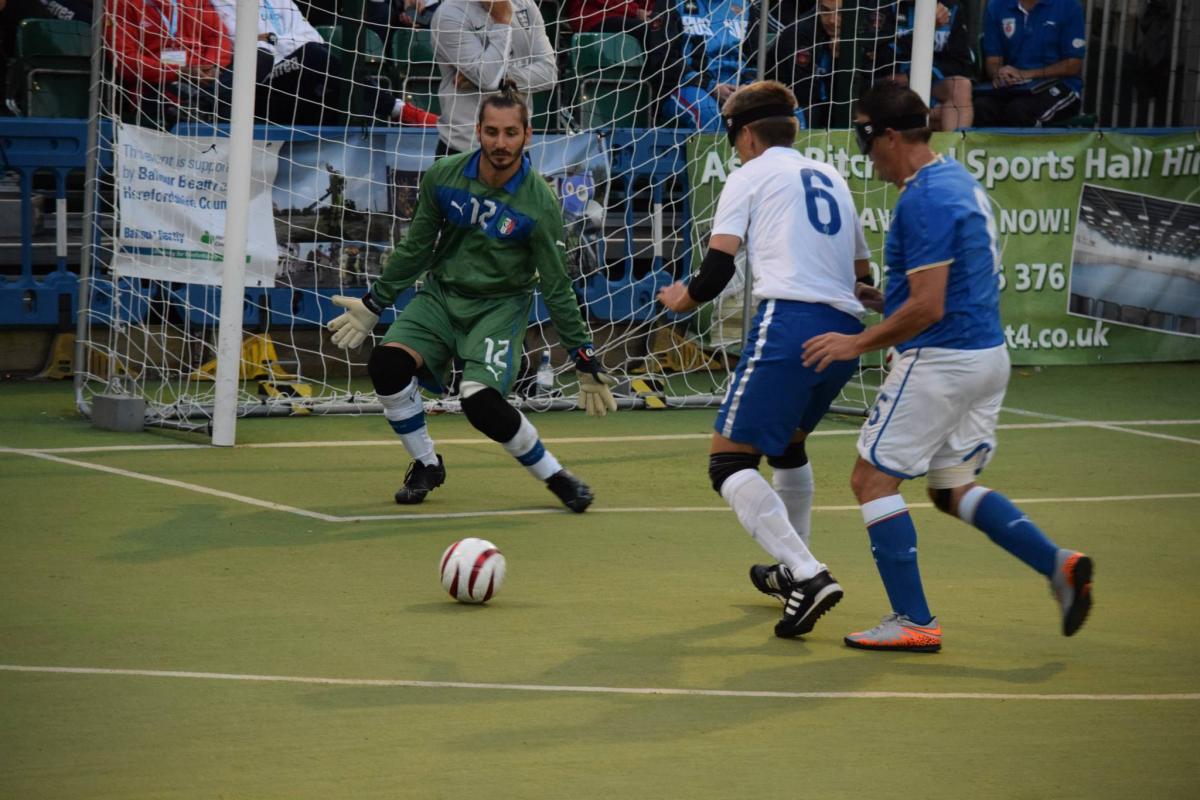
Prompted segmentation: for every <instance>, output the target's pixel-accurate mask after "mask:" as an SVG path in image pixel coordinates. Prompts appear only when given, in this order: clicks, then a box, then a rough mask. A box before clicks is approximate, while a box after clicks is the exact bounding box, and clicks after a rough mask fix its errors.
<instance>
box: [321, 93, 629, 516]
mask: <svg viewBox="0 0 1200 800" xmlns="http://www.w3.org/2000/svg"><path fill="white" fill-rule="evenodd" d="M476 135H477V136H478V137H479V142H480V149H479V150H476V151H475V152H473V153H463V154H461V155H456V156H447V157H445V158H442V159H440V160H438V161H437V162H435V163H434V165H433V166H432V167H431V168H430V170H429V171H428V172H426V173H425V175H424V177H423V178H422V179H421V187H420V191H419V195H418V200H417V208H416V212H415V214H414V216H413V221H412V226H411V227H410V228H409V230H408V233H407V235H406V236H405V237H404V240H403V241H402V242H401V243H400V244H399V246H398V247H397V248H396V250H395V252H393V253H392V255H391V256H390V257H389V258H388V260H387V262H386V263H385V264H384V267H383V274H382V275H381V276H380V277H379V278H378V279H377V280H376V281H375V282H374V283H372V284H371V287H370V289H369V291H368V292H367V294H366V295H365V296H364V297H363V298H362V299H356V298H351V297H342V296H337V297H334V298H333V302H334V303H335V304H336V305H338V306H340V307H342V308H344V309H346V313H344V314H342V315H341V316H339V317H337V318H336V319H334V320H333V321H331V322H330V323H329V329H330V330H332V331H333V332H334V333H333V343H334V344H335V345H337V346H339V347H343V348H346V349H351V348H355V347H358V346H359V345H360V344H361V343H362V342H363V341H364V340H365V339H366V337H367V336H368V335H369V334H370V333H371V331H372V330H373V329H374V328H375V325H376V324H377V323H378V321H379V315H380V314H381V313H382V312H383V310H384V309H385V308H387V307H388V306H389V305H391V304H392V302H393V301H394V300H395V298H396V296H397V295H399V294H400V292H402V291H403V290H404V289H406V288H408V287H409V286H411V285H413V284H414V283H415V282H416V280H417V278H418V276H420V275H421V274H422V273H425V272H426V271H427V275H426V278H425V280H424V283H423V285H422V287H421V290H420V291H419V292H418V293H417V295H416V297H414V298H413V300H412V302H410V303H409V304H408V306H407V307H405V309H404V311H403V312H402V313H401V314H400V315H399V317H397V319H396V321H395V322H394V323H392V326H391V327H390V328H389V329H388V332H387V334H386V335H385V336H384V337H383V342H382V343H381V344H380V345H378V346H376V347H375V348H374V349H373V350H372V351H371V356H370V359H369V361H368V363H367V369H368V372H369V373H370V375H371V381H372V382H373V383H374V385H375V392H376V394H377V395H378V396H379V400H380V402H381V403H382V404H383V413H384V416H385V417H386V418H387V420H388V422H389V423H391V426H392V428H393V429H394V430H395V431H396V433H397V434H399V436H400V439H401V441H402V442H403V443H404V447H405V449H406V450H408V452H409V454H410V455H411V456H412V458H413V462H412V465H411V466H410V467H409V469H408V473H407V475H405V478H404V485H403V486H402V487H401V488H400V490H399V491H398V492H396V502H397V503H401V504H404V505H411V504H415V503H420V502H421V501H423V500H424V499H425V496H426V495H427V494H429V492H431V491H433V490H434V489H435V488H437V487H438V486H440V485H441V484H442V483H443V482H444V481H445V480H446V468H445V463H444V462H443V460H442V457H441V456H440V455H437V454H436V453H435V451H434V444H433V440H432V439H431V438H430V436H429V432H428V429H427V428H426V426H425V412H424V405H423V402H422V400H421V393H420V389H419V388H418V385H417V377H418V375H420V376H421V377H424V378H426V379H430V380H432V382H434V383H437V384H440V383H441V381H442V379H443V378H444V376H445V375H446V372H447V370H448V368H449V366H450V364H451V362H452V360H453V359H454V358H455V357H457V358H460V359H462V360H463V362H464V363H465V367H464V370H463V380H462V388H461V396H462V409H463V412H464V413H465V414H466V415H467V419H468V420H469V421H470V423H471V425H473V426H474V427H475V428H476V430H478V431H479V432H480V433H482V434H484V435H485V436H487V437H488V438H489V439H493V440H495V441H497V442H499V443H500V445H501V446H502V447H503V448H504V449H505V450H507V451H508V453H509V454H510V455H512V456H513V458H515V459H516V460H517V461H518V462H520V463H521V464H522V465H523V466H524V467H525V468H526V469H527V470H529V471H530V472H531V473H532V474H533V475H534V477H536V478H538V479H540V480H542V481H545V483H546V486H547V487H548V488H549V489H550V491H552V492H553V493H554V494H555V495H556V496H557V497H558V499H559V500H561V501H562V502H563V504H564V505H565V506H566V507H567V508H569V509H571V510H572V511H575V512H583V511H584V510H586V509H587V507H588V506H589V505H591V502H592V492H591V490H590V489H589V488H588V486H587V485H586V484H585V483H584V482H583V481H581V480H579V478H576V477H575V476H574V475H572V474H571V473H570V472H568V471H567V470H565V469H563V468H562V465H560V464H559V463H558V460H557V459H555V457H554V456H553V455H551V453H550V451H548V450H547V449H546V448H545V447H544V446H543V445H542V442H541V440H540V439H539V438H538V433H537V430H536V429H535V428H534V427H533V425H532V424H531V423H530V422H529V420H528V419H526V418H525V416H524V415H523V414H522V413H521V412H520V411H518V410H517V409H515V408H513V407H512V406H511V405H509V404H508V401H507V400H506V399H505V398H506V396H507V395H508V392H509V389H510V388H511V387H512V383H513V379H514V378H515V377H516V374H515V373H516V370H517V368H518V366H519V365H520V359H521V351H522V349H523V347H522V345H523V343H524V338H525V327H526V325H527V324H528V321H529V310H530V305H531V303H532V301H533V289H534V286H535V284H537V283H538V282H539V279H540V282H541V289H542V295H543V297H544V298H545V301H546V307H547V308H548V309H549V311H550V318H551V320H552V321H553V322H554V326H555V328H556V329H557V330H558V334H559V337H560V339H561V341H562V344H563V345H564V346H565V347H566V348H567V350H568V351H569V352H570V353H571V354H572V355H573V356H574V358H575V368H576V371H577V373H578V376H579V388H580V395H579V397H580V399H579V404H580V407H582V408H586V409H587V412H588V414H590V415H593V416H604V415H605V414H606V413H607V412H609V411H615V410H616V403H615V402H614V401H613V396H612V392H611V391H610V390H609V388H608V384H610V383H611V382H612V379H611V378H610V377H609V376H608V375H606V374H605V373H604V372H603V370H602V369H601V366H600V362H599V360H598V359H596V358H595V356H594V354H593V350H592V345H591V343H590V342H589V341H588V338H589V334H588V330H587V326H586V325H585V324H584V322H583V317H582V315H581V314H580V311H579V305H578V302H577V300H576V298H575V294H574V292H573V290H572V288H571V282H570V279H569V278H568V276H567V265H566V252H565V246H564V244H563V241H564V239H563V222H562V212H561V211H560V210H559V204H558V199H557V198H556V197H555V196H554V193H553V192H552V191H551V189H550V187H549V185H548V184H547V183H546V181H545V180H543V179H542V178H541V176H539V175H538V174H537V173H536V172H534V171H533V169H532V167H531V165H530V161H529V156H528V155H526V154H525V153H524V149H525V146H526V145H527V144H528V143H529V138H530V136H531V135H532V130H531V129H530V126H529V108H528V106H526V104H525V100H524V99H523V98H522V97H521V95H520V93H518V92H517V91H516V87H515V85H514V84H512V82H511V81H506V82H505V84H502V87H501V91H500V92H499V93H497V94H492V95H488V96H486V97H485V98H484V99H483V102H482V103H481V104H480V106H479V115H478V124H477V125H476Z"/></svg>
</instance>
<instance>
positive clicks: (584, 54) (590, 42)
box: [570, 33, 648, 130]
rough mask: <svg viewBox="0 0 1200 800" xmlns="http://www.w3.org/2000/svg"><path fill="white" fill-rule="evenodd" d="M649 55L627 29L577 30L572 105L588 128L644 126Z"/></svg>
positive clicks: (574, 37)
mask: <svg viewBox="0 0 1200 800" xmlns="http://www.w3.org/2000/svg"><path fill="white" fill-rule="evenodd" d="M644 62H645V55H644V54H643V53H642V48H641V45H639V44H638V41H637V40H636V39H634V38H633V37H632V36H629V35H628V34H624V33H577V34H575V36H573V37H572V39H571V60H570V77H571V81H570V84H571V98H572V100H571V105H572V106H574V107H575V108H576V120H577V121H578V123H579V125H580V127H582V128H583V129H585V130H591V129H595V128H633V127H644V126H645V125H646V122H647V119H646V118H647V114H646V109H647V107H648V97H647V96H646V95H647V93H646V91H645V88H644V87H643V86H642V84H641V80H640V76H641V69H642V64H643V63H644Z"/></svg>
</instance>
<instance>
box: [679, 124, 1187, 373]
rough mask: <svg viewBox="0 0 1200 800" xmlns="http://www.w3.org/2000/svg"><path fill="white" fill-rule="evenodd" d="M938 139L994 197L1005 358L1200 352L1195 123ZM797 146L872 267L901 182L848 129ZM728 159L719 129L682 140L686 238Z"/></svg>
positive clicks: (696, 229)
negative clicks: (880, 169)
mask: <svg viewBox="0 0 1200 800" xmlns="http://www.w3.org/2000/svg"><path fill="white" fill-rule="evenodd" d="M933 147H934V150H935V151H937V152H940V153H944V154H946V155H948V156H949V157H951V158H954V159H956V160H957V161H959V162H961V163H962V164H963V165H964V166H966V168H967V169H968V171H970V173H971V174H972V175H973V176H974V177H975V178H976V179H977V180H978V181H979V182H980V183H981V184H983V186H984V188H985V189H986V190H987V192H988V196H989V197H990V198H991V200H992V204H993V212H994V215H995V218H996V224H997V230H998V234H999V241H1000V246H1001V252H1002V254H1001V261H1002V264H1003V267H1002V274H1001V278H1000V280H1001V289H1002V291H1001V304H1002V312H1003V322H1004V327H1005V335H1006V336H1007V338H1008V346H1009V350H1010V352H1011V354H1012V359H1013V363H1014V364H1092V363H1100V362H1108V363H1116V362H1140V361H1181V360H1193V359H1200V205H1198V203H1200V131H1195V130H1189V131H1181V132H1172V133H1168V134H1162V135H1135V134H1123V133H1107V132H1099V131H1087V132H1078V133H1076V132H1071V133H1054V134H1045V135H1027V134H1017V133H1011V134H1009V133H975V132H966V133H940V134H935V136H934V139H933ZM796 149H797V150H799V151H800V152H802V153H804V154H805V155H807V156H809V157H810V158H814V159H817V160H819V161H824V162H827V163H831V164H833V165H834V166H836V167H837V169H838V171H839V172H840V173H841V174H842V176H843V177H845V179H846V181H847V183H849V185H850V188H851V189H852V190H853V191H854V194H855V198H856V201H857V202H858V205H859V216H860V219H861V220H862V224H863V229H864V231H865V233H866V236H867V241H868V243H869V244H870V245H871V248H872V253H873V256H874V257H873V261H872V265H871V267H872V270H874V271H875V272H876V275H879V273H880V267H881V264H880V262H881V261H882V254H883V239H884V236H885V235H886V233H887V228H888V222H889V219H890V216H891V209H892V206H893V204H894V203H895V201H896V197H897V196H898V190H897V189H896V188H895V187H894V186H890V185H887V184H885V183H883V182H881V181H879V180H876V179H875V178H874V172H873V169H872V167H871V163H870V160H869V159H868V158H867V157H865V156H863V155H861V154H859V152H858V148H857V146H856V145H855V143H854V138H853V135H852V133H851V132H850V131H801V132H800V137H799V139H798V140H797V142H796ZM737 165H738V161H737V157H736V155H735V154H734V153H733V152H732V149H731V148H730V147H729V144H728V142H727V141H726V139H725V137H724V136H718V135H702V136H694V137H692V139H691V140H690V142H689V145H688V166H689V178H690V180H691V187H692V195H691V200H692V215H693V226H692V230H693V237H694V242H693V244H695V245H703V244H704V243H705V242H706V241H707V238H708V231H709V229H710V227H711V224H712V215H713V212H714V210H715V209H716V200H717V197H718V196H719V195H720V192H721V189H722V187H723V186H724V185H725V179H726V177H727V176H728V174H729V171H730V170H731V169H734V168H736V166H737ZM698 252H703V251H702V250H701V251H698ZM694 263H697V264H698V263H699V259H696V260H695V262H694Z"/></svg>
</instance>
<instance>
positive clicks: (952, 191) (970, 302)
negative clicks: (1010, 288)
mask: <svg viewBox="0 0 1200 800" xmlns="http://www.w3.org/2000/svg"><path fill="white" fill-rule="evenodd" d="M995 231H996V223H995V219H994V218H993V217H992V208H991V202H990V201H989V200H988V197H987V194H986V193H985V192H984V191H983V187H982V186H980V185H979V182H978V181H976V180H975V179H974V178H972V177H971V176H970V174H969V173H968V172H967V171H966V169H965V168H963V166H962V165H961V164H959V163H958V162H957V161H953V160H951V159H948V158H946V157H945V156H938V157H937V159H935V160H934V161H932V162H930V163H929V164H927V165H926V166H924V167H922V168H921V169H919V170H917V172H916V174H915V175H913V176H912V177H911V178H909V179H908V182H907V183H906V184H905V187H904V190H903V191H902V192H901V193H900V199H899V200H898V201H897V202H896V208H895V210H894V211H893V212H892V222H891V227H890V228H889V229H888V234H887V242H886V245H885V247H884V256H885V258H886V261H887V290H886V292H885V293H884V315H885V316H891V315H892V314H893V313H895V311H896V309H898V308H899V307H900V306H901V305H902V304H903V303H904V301H905V300H907V299H908V293H909V289H908V276H909V275H910V274H911V273H913V272H918V271H920V270H922V269H929V268H931V267H939V266H944V265H947V264H948V265H949V266H950V273H949V277H948V278H947V281H946V303H945V314H944V315H943V317H942V318H941V319H940V320H939V321H938V322H936V323H934V324H933V325H931V326H929V327H928V328H926V329H925V330H923V331H921V332H920V333H919V334H917V335H916V336H915V337H913V338H912V339H910V340H908V341H907V342H903V343H901V344H900V345H897V348H896V349H898V350H900V351H904V350H910V349H912V348H914V347H946V348H951V349H956V350H982V349H985V348H988V347H995V346H996V345H999V344H1002V343H1003V342H1004V332H1003V330H1002V328H1001V326H1000V282H999V275H998V271H999V256H998V252H997V247H996V234H995Z"/></svg>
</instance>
